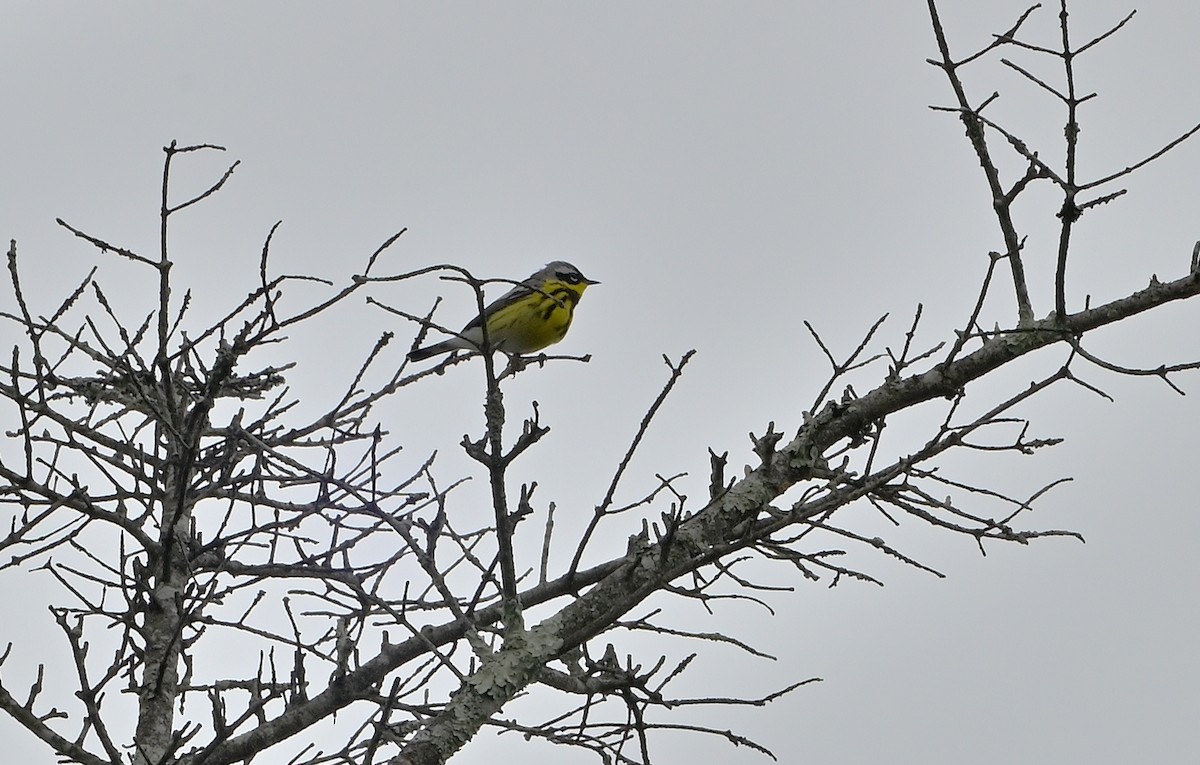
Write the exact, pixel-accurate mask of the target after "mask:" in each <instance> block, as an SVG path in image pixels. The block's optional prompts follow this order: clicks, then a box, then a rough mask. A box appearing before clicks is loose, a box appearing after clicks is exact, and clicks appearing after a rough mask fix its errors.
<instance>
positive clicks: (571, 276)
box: [559, 273, 583, 284]
mask: <svg viewBox="0 0 1200 765" xmlns="http://www.w3.org/2000/svg"><path fill="white" fill-rule="evenodd" d="M559 276H560V277H562V280H563V281H564V282H566V283H567V284H579V282H581V281H583V277H582V276H580V275H579V274H576V273H560V274H559Z"/></svg>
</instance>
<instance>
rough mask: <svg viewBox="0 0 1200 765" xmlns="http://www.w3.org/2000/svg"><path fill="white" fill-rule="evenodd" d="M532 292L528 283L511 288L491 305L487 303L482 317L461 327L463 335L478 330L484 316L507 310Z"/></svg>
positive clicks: (477, 317)
mask: <svg viewBox="0 0 1200 765" xmlns="http://www.w3.org/2000/svg"><path fill="white" fill-rule="evenodd" d="M532 291H533V290H532V289H530V287H529V285H528V283H525V282H523V283H521V284H518V285H517V286H515V287H513V288H512V289H511V290H509V291H508V292H505V293H504V294H503V295H501V296H500V297H498V298H496V299H495V300H493V301H492V302H491V303H488V305H487V307H486V308H484V309H483V315H477V316H476V317H475V318H473V319H471V321H469V322H467V326H465V327H463V333H465V332H466V331H467V330H469V329H478V328H480V327H482V326H483V317H484V316H491V315H492V314H494V313H496V312H497V311H499V310H501V309H504V308H507V307H508V306H510V305H512V304H513V303H515V302H517V301H518V300H520V299H521V298H523V297H525V296H526V295H528V294H529V293H530V292H532ZM460 334H462V333H460Z"/></svg>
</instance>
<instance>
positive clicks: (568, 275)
mask: <svg viewBox="0 0 1200 765" xmlns="http://www.w3.org/2000/svg"><path fill="white" fill-rule="evenodd" d="M599 283H600V282H598V281H595V280H592V279H589V278H587V277H586V276H584V275H583V273H582V272H581V271H580V270H579V269H578V268H576V267H575V266H573V265H571V264H570V263H568V262H566V261H565V260H556V261H554V262H552V263H547V264H546V266H545V267H544V268H542V269H541V270H539V271H535V272H534V273H533V274H530V276H529V278H528V279H526V280H524V281H523V282H521V283H520V284H518V285H517V286H515V287H513V288H512V289H511V290H509V291H508V292H506V293H505V294H504V295H502V296H501V297H500V298H499V299H497V300H495V301H493V302H492V303H491V304H489V305H488V307H487V308H485V309H483V315H482V316H476V317H475V318H474V319H472V320H471V321H470V322H469V323H468V324H467V326H465V327H463V328H462V331H461V332H459V333H458V334H457V335H456V336H454V337H452V338H450V339H448V340H442V341H441V342H439V343H434V344H433V345H427V346H425V347H423V348H414V349H413V350H412V351H410V352H409V354H408V359H409V360H410V361H422V360H424V359H428V358H430V357H432V356H437V355H439V354H442V353H449V352H451V351H456V350H465V351H471V352H474V353H481V352H482V351H483V342H484V337H483V326H484V324H483V322H484V321H487V342H488V347H489V350H490V351H502V352H504V353H507V354H510V355H518V356H519V355H522V354H526V353H533V352H534V351H540V350H542V349H543V348H546V347H547V346H551V345H554V344H555V343H557V342H558V341H559V340H562V339H563V337H565V336H566V334H567V330H568V329H570V328H571V319H572V318H573V317H574V315H575V306H576V305H578V303H579V300H580V298H582V297H583V292H584V290H586V289H587V288H588V287H590V286H592V285H593V284H599Z"/></svg>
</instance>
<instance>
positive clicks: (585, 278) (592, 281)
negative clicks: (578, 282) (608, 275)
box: [583, 276, 600, 286]
mask: <svg viewBox="0 0 1200 765" xmlns="http://www.w3.org/2000/svg"><path fill="white" fill-rule="evenodd" d="M583 280H584V281H585V282H587V283H588V286H591V285H593V284H599V283H600V282H598V281H596V280H595V279H589V278H587V277H586V276H585V277H583Z"/></svg>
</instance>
